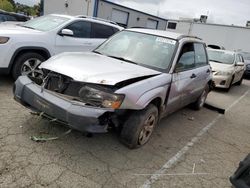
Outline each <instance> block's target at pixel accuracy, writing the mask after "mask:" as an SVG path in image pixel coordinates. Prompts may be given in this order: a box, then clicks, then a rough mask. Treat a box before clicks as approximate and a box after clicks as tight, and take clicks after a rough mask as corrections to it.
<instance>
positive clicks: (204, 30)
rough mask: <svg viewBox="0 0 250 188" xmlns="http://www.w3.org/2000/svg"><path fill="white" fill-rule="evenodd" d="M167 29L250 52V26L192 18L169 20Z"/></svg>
mask: <svg viewBox="0 0 250 188" xmlns="http://www.w3.org/2000/svg"><path fill="white" fill-rule="evenodd" d="M167 30H168V31H173V32H177V33H184V34H187V35H195V36H198V37H200V38H202V39H203V40H204V41H205V42H206V43H207V44H208V45H209V44H214V45H218V46H224V47H225V48H226V49H228V50H242V51H247V52H250V28H249V27H239V26H232V25H219V24H208V23H198V22H194V21H191V20H169V21H168V24H167Z"/></svg>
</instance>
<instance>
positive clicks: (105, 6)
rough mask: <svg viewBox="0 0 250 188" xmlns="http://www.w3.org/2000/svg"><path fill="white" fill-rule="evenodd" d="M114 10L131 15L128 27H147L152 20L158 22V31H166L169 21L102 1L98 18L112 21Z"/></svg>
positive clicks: (99, 5)
mask: <svg viewBox="0 0 250 188" xmlns="http://www.w3.org/2000/svg"><path fill="white" fill-rule="evenodd" d="M113 9H116V10H121V11H124V12H128V13H129V18H128V22H127V27H146V26H147V21H148V19H151V20H156V21H158V27H157V29H161V30H165V28H166V24H167V20H164V19H159V18H157V17H154V16H150V15H148V14H144V13H141V12H138V11H135V10H131V9H129V8H125V7H121V6H119V5H118V6H117V5H114V4H111V3H107V2H105V1H101V0H100V1H99V4H98V12H97V17H100V18H103V19H107V20H112V10H113Z"/></svg>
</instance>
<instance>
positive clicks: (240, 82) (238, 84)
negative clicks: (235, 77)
mask: <svg viewBox="0 0 250 188" xmlns="http://www.w3.org/2000/svg"><path fill="white" fill-rule="evenodd" d="M242 81H243V75H242V77H241V79H240V80H239V81H238V82H236V83H235V85H237V86H240V85H241V84H242Z"/></svg>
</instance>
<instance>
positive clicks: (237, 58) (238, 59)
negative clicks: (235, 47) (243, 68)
mask: <svg viewBox="0 0 250 188" xmlns="http://www.w3.org/2000/svg"><path fill="white" fill-rule="evenodd" d="M237 62H241V58H240V56H239V55H236V63H237Z"/></svg>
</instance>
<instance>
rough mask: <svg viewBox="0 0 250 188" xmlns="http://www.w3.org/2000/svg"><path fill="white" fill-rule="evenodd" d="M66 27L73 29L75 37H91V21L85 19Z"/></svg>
mask: <svg viewBox="0 0 250 188" xmlns="http://www.w3.org/2000/svg"><path fill="white" fill-rule="evenodd" d="M65 29H70V30H71V31H73V33H74V35H73V37H76V38H90V33H91V23H90V22H85V21H78V22H75V23H73V24H71V25H69V26H67V27H66V28H65Z"/></svg>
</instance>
